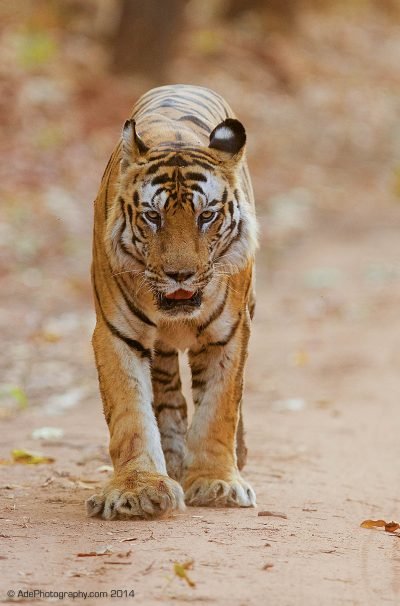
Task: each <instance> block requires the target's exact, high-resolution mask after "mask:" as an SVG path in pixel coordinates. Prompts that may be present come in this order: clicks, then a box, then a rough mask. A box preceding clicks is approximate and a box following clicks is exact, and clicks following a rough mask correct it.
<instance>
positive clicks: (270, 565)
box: [262, 564, 274, 570]
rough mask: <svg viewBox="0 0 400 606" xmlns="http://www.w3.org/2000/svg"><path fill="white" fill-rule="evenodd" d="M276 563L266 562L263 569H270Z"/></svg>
mask: <svg viewBox="0 0 400 606" xmlns="http://www.w3.org/2000/svg"><path fill="white" fill-rule="evenodd" d="M273 567H274V565H273V564H264V566H263V567H262V569H263V570H270V569H271V568H273Z"/></svg>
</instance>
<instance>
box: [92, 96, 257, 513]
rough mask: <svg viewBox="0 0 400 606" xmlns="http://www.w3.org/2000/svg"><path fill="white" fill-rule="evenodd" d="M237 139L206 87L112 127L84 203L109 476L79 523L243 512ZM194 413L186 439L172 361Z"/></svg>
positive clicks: (242, 252) (245, 183) (247, 263)
mask: <svg viewBox="0 0 400 606" xmlns="http://www.w3.org/2000/svg"><path fill="white" fill-rule="evenodd" d="M245 143H246V133H245V129H244V127H243V125H242V124H241V123H240V122H239V121H238V120H237V119H236V118H235V117H234V114H233V113H232V110H231V109H230V107H229V105H228V104H227V103H226V102H225V101H224V99H223V98H222V97H221V96H220V95H218V94H217V93H215V92H213V91H212V90H209V89H207V88H202V87H198V86H188V85H173V86H162V87H160V88H155V89H153V90H150V91H149V92H147V93H146V94H145V95H143V96H142V97H141V98H140V99H139V101H138V102H137V104H136V105H135V107H134V109H133V113H132V116H131V118H130V119H129V120H127V121H126V122H125V125H124V127H123V132H122V137H121V140H120V142H119V143H118V144H117V146H116V147H115V149H114V151H113V153H112V155H111V158H110V160H109V162H108V165H107V167H106V169H105V172H104V175H103V178H102V181H101V186H100V190H99V193H98V196H97V198H96V201H95V220H94V237H93V263H92V284H93V291H94V299H95V308H96V316H97V323H96V328H95V330H94V334H93V348H94V353H95V359H96V365H97V370H98V376H99V385H100V392H101V396H102V400H103V405H104V415H105V419H106V421H107V424H108V428H109V432H110V455H111V459H112V462H113V466H114V475H113V477H112V479H111V480H110V481H109V482H108V484H107V485H106V486H105V487H104V489H103V491H102V493H101V494H98V495H94V496H92V497H91V498H90V499H88V501H87V512H88V514H89V515H90V516H95V515H101V516H102V517H103V518H105V519H113V518H116V517H122V518H126V517H132V516H139V517H146V518H151V517H158V516H162V515H166V514H169V513H171V512H173V511H174V510H182V509H184V508H185V502H186V504H188V505H196V506H199V505H208V506H239V507H250V506H255V504H256V497H255V493H254V491H253V489H252V488H251V486H250V485H249V484H248V483H247V482H246V481H245V480H244V479H243V478H242V476H241V475H240V472H239V470H241V469H242V467H243V465H244V463H245V459H246V447H245V443H244V433H243V423H242V416H241V404H242V391H243V372H244V366H245V360H246V357H247V348H248V339H249V334H250V320H251V317H252V315H253V310H254V304H255V303H254V302H255V299H254V254H255V250H256V245H257V224H256V217H255V208H254V199H253V191H252V186H251V181H250V177H249V172H248V168H247V164H246V159H245ZM183 350H187V352H188V359H189V364H190V368H191V377H192V392H193V400H194V404H195V411H194V415H193V420H192V423H191V425H190V427H189V428H188V423H187V407H186V402H185V399H184V396H183V395H182V393H181V379H180V375H179V365H178V351H183Z"/></svg>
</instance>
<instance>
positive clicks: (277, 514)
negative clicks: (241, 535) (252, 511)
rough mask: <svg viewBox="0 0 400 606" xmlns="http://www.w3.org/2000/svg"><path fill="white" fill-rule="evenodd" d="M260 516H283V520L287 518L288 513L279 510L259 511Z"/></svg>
mask: <svg viewBox="0 0 400 606" xmlns="http://www.w3.org/2000/svg"><path fill="white" fill-rule="evenodd" d="M257 515H259V516H269V517H271V518H282V519H283V520H287V515H286V514H285V513H279V511H259V512H258V514H257Z"/></svg>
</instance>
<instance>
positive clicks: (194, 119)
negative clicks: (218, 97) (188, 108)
mask: <svg viewBox="0 0 400 606" xmlns="http://www.w3.org/2000/svg"><path fill="white" fill-rule="evenodd" d="M182 121H185V122H193V124H195V125H196V126H198V127H199V128H201V129H202V130H205V131H206V133H207V134H208V133H209V132H210V127H209V126H208V125H207V124H206V123H205V122H203V120H200V118H198V117H197V116H190V115H189V114H187V115H185V116H181V117H180V118H179V122H182Z"/></svg>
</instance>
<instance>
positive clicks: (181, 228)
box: [111, 119, 256, 316]
mask: <svg viewBox="0 0 400 606" xmlns="http://www.w3.org/2000/svg"><path fill="white" fill-rule="evenodd" d="M132 122H133V121H128V122H127V123H126V125H125V128H124V133H123V146H124V148H123V151H124V153H123V160H122V162H121V175H120V190H119V198H118V204H117V205H116V210H117V212H116V213H114V215H115V216H114V217H113V218H112V229H111V241H112V246H113V250H114V252H117V253H119V258H120V260H121V263H122V265H123V266H124V267H131V266H132V265H133V264H135V265H136V266H141V270H142V272H143V276H144V278H145V281H146V283H147V285H148V286H149V287H150V288H151V290H152V292H153V294H154V300H155V303H156V305H157V307H158V308H159V310H160V311H161V312H163V313H164V314H167V315H168V316H182V315H185V316H188V315H189V316H190V315H193V314H195V313H196V311H197V310H199V309H200V308H201V304H202V295H203V291H204V289H205V287H206V286H207V285H208V284H209V283H210V282H211V281H212V280H214V279H218V278H219V277H221V276H224V275H227V274H232V273H235V272H237V271H239V270H240V269H241V268H242V267H243V266H244V265H245V264H246V262H248V260H249V258H250V257H251V256H252V255H253V254H254V249H255V243H256V240H255V238H256V227H255V218H254V212H253V210H252V209H251V208H250V207H249V204H248V202H247V200H246V197H245V195H244V193H243V191H242V187H241V182H240V169H241V159H242V155H243V148H244V143H245V132H244V128H243V126H242V125H241V124H240V123H239V122H238V121H237V120H233V119H228V120H226V121H225V122H224V123H222V125H219V127H217V128H216V129H214V131H213V133H212V134H211V136H210V147H208V148H201V147H199V148H198V149H194V148H193V147H190V148H189V147H188V146H186V147H185V146H182V147H177V146H174V148H173V149H171V148H168V147H165V148H163V147H159V148H154V149H148V148H147V146H145V144H144V143H143V142H142V141H141V140H140V139H139V137H138V136H137V134H136V131H135V127H134V123H133V124H132Z"/></svg>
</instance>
